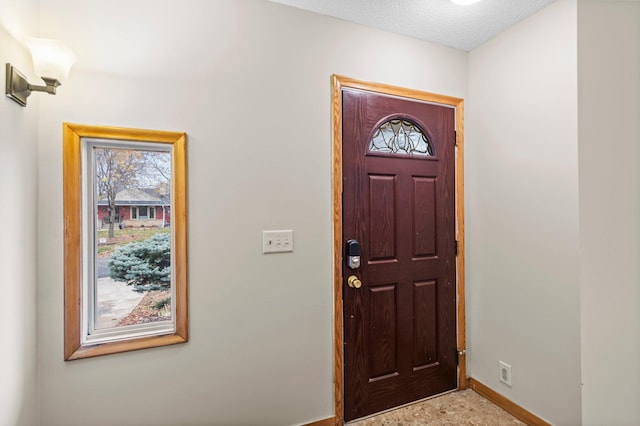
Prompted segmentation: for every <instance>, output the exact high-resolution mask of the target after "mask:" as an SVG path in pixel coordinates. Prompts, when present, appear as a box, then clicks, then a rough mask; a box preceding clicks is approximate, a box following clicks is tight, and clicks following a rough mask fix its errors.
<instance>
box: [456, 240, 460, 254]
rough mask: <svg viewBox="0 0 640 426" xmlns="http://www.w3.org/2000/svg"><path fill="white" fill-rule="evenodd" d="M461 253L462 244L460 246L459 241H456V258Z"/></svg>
mask: <svg viewBox="0 0 640 426" xmlns="http://www.w3.org/2000/svg"><path fill="white" fill-rule="evenodd" d="M459 252H460V244H458V240H456V256H457V255H458V253H459Z"/></svg>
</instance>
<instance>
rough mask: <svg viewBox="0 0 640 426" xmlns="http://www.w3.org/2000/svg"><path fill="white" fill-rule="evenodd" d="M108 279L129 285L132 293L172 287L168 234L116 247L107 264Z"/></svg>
mask: <svg viewBox="0 0 640 426" xmlns="http://www.w3.org/2000/svg"><path fill="white" fill-rule="evenodd" d="M109 269H110V273H109V276H110V277H111V278H112V279H114V280H116V281H122V282H126V283H127V285H132V286H133V288H134V290H135V291H140V292H142V291H149V290H167V289H169V288H170V287H171V239H170V234H156V235H154V236H152V237H151V238H149V239H146V240H144V241H138V242H133V243H129V244H125V245H123V246H118V247H116V249H115V250H114V252H113V255H112V256H111V260H110V261H109Z"/></svg>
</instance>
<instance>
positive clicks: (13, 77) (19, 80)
mask: <svg viewBox="0 0 640 426" xmlns="http://www.w3.org/2000/svg"><path fill="white" fill-rule="evenodd" d="M6 70H7V73H6V75H7V84H6V86H5V93H6V94H7V96H8V97H10V98H11V99H13V100H14V101H16V102H17V103H19V104H20V105H22V106H23V107H24V106H27V97H29V95H30V94H31V89H30V88H29V81H28V80H27V79H26V77H25V76H24V75H22V73H21V72H20V71H18V70H17V69H16V68H15V67H14V66H13V65H11V64H7V67H6Z"/></svg>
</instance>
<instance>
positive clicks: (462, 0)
mask: <svg viewBox="0 0 640 426" xmlns="http://www.w3.org/2000/svg"><path fill="white" fill-rule="evenodd" d="M479 1H480V0H451V3H455V4H460V5H463V6H467V5H470V4H474V3H478V2H479Z"/></svg>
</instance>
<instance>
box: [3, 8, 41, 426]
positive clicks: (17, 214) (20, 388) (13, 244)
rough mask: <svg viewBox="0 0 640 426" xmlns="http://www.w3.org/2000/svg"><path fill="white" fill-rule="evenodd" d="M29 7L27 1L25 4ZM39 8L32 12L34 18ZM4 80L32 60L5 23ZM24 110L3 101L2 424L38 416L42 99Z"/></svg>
mask: <svg viewBox="0 0 640 426" xmlns="http://www.w3.org/2000/svg"><path fill="white" fill-rule="evenodd" d="M25 4H27V2H25ZM35 11H36V10H35V7H33V8H32V14H35ZM0 58H2V60H1V61H0V63H1V64H2V68H1V70H0V81H2V84H3V85H4V82H5V63H6V62H10V63H12V64H13V65H15V66H16V67H17V68H18V69H20V70H21V71H22V70H24V71H23V73H25V74H27V73H28V70H29V69H30V68H31V59H30V58H29V57H28V55H27V53H26V51H25V50H24V48H23V47H22V46H20V44H19V43H18V42H16V41H15V40H14V39H13V38H12V37H11V36H10V35H9V33H8V32H7V31H6V30H5V28H4V27H3V26H2V25H0ZM29 104H30V105H29V107H28V108H22V107H21V106H20V105H18V104H17V103H15V102H13V101H12V100H10V99H9V98H7V97H6V96H4V93H3V96H2V97H0V152H1V153H2V154H0V197H1V200H2V201H1V203H2V208H1V209H0V211H1V212H2V216H1V219H0V229H1V230H2V231H1V235H2V244H1V245H0V271H2V279H0V294H2V317H3V323H2V327H0V342H2V343H1V344H2V352H1V355H0V360H1V361H2V362H0V424H2V425H35V424H38V422H39V414H38V387H37V385H38V379H37V346H38V345H37V340H36V337H37V329H36V326H37V325H36V231H37V228H36V225H37V180H38V169H37V166H38V163H37V144H38V125H37V112H38V100H37V99H33V98H32V99H29Z"/></svg>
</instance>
